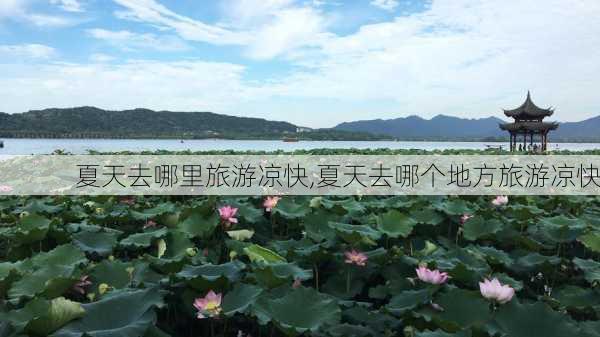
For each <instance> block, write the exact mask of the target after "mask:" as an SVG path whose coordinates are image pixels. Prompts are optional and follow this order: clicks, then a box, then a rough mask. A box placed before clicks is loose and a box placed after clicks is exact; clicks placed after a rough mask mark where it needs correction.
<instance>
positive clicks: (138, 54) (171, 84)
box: [0, 0, 600, 127]
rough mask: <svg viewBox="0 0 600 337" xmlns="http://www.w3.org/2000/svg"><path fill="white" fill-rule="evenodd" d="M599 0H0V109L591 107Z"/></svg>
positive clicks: (471, 113)
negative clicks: (527, 102)
mask: <svg viewBox="0 0 600 337" xmlns="http://www.w3.org/2000/svg"><path fill="white" fill-rule="evenodd" d="M598 18H600V1H598V0H569V1H565V0H528V1H523V0H427V1H423V0H0V111H4V112H8V113H16V112H24V111H27V110H33V109H44V108H50V107H74V106H97V107H100V108H104V109H114V110H120V109H130V108H138V107H140V108H149V109H155V110H173V111H212V112H215V113H223V114H230V115H236V116H249V117H261V118H267V119H271V120H285V121H289V122H292V123H295V124H297V125H302V126H308V127H332V126H334V125H336V124H338V123H341V122H345V121H353V120H366V119H377V118H382V119H388V118H398V117H406V116H409V115H419V116H421V117H423V118H431V117H433V116H436V115H438V114H445V115H452V116H458V117H463V118H481V117H488V116H497V117H502V109H511V108H515V107H517V106H518V105H520V104H521V103H522V102H523V101H524V99H525V96H526V93H527V90H531V93H532V97H533V100H534V102H536V104H537V105H539V106H541V107H544V108H546V107H550V106H551V107H554V108H555V109H556V112H555V114H554V116H553V119H555V120H558V121H579V120H583V119H586V118H590V117H594V116H597V115H600V19H598Z"/></svg>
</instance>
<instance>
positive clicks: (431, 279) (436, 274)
mask: <svg viewBox="0 0 600 337" xmlns="http://www.w3.org/2000/svg"><path fill="white" fill-rule="evenodd" d="M416 272H417V277H419V280H421V281H423V282H426V283H430V284H442V283H445V282H446V281H447V280H448V273H442V272H440V271H439V270H437V269H436V270H430V269H428V268H427V267H425V266H420V267H419V268H417V269H416Z"/></svg>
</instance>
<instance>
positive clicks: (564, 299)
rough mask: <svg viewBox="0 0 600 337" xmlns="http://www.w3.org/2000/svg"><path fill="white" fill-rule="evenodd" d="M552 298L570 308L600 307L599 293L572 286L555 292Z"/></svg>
mask: <svg viewBox="0 0 600 337" xmlns="http://www.w3.org/2000/svg"><path fill="white" fill-rule="evenodd" d="M552 297H554V298H555V299H557V300H558V301H559V302H560V303H561V304H562V305H564V306H566V307H570V308H578V309H583V308H585V307H594V306H600V294H598V292H597V291H594V290H592V289H584V288H581V287H576V286H572V285H567V286H564V287H562V288H559V289H556V290H554V291H553V292H552Z"/></svg>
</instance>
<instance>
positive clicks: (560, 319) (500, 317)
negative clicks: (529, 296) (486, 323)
mask: <svg viewBox="0 0 600 337" xmlns="http://www.w3.org/2000/svg"><path fill="white" fill-rule="evenodd" d="M495 320H496V322H497V324H498V326H499V327H500V329H501V330H502V331H503V332H504V333H505V334H507V335H508V336H511V337H530V336H544V337H564V336H576V335H577V328H576V325H575V323H574V322H573V320H572V319H571V318H569V316H568V315H564V314H560V313H558V312H556V311H553V310H552V309H550V307H548V305H546V304H545V303H543V302H535V303H532V304H521V303H519V302H518V301H515V300H513V301H511V302H510V303H507V304H504V305H502V306H501V307H500V309H499V310H498V312H497V313H496V316H495Z"/></svg>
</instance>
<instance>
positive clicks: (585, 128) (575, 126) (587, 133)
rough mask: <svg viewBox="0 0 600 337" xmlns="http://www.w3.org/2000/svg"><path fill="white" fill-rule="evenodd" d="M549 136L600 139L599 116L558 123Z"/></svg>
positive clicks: (572, 138)
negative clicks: (579, 120)
mask: <svg viewBox="0 0 600 337" xmlns="http://www.w3.org/2000/svg"><path fill="white" fill-rule="evenodd" d="M550 137H554V138H556V139H563V140H580V141H600V116H597V117H593V118H590V119H586V120H583V121H581V122H569V123H560V125H559V126H558V129H557V130H556V131H554V132H553V133H552V135H551V136H550ZM551 139H552V138H551Z"/></svg>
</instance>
